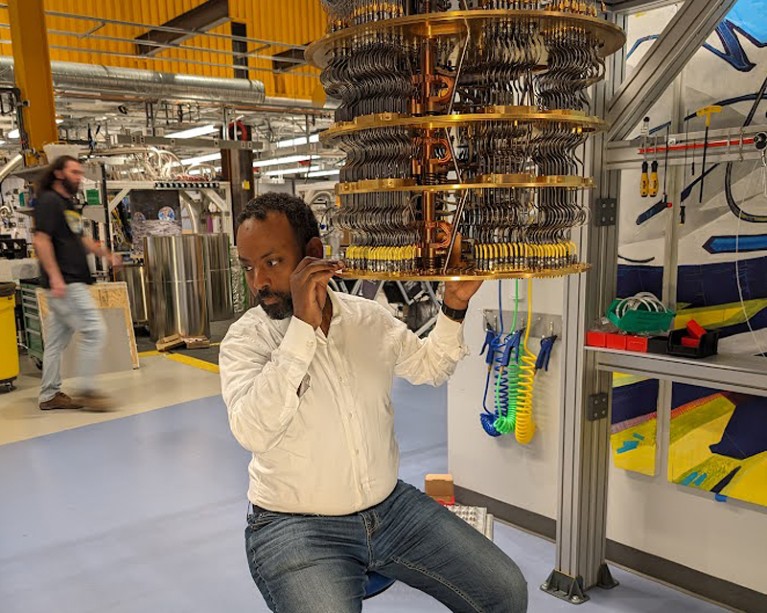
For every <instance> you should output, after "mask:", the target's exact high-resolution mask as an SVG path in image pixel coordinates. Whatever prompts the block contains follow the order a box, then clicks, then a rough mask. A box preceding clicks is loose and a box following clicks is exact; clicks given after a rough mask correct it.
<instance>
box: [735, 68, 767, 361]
mask: <svg viewBox="0 0 767 613" xmlns="http://www.w3.org/2000/svg"><path fill="white" fill-rule="evenodd" d="M765 83H767V81H765ZM762 165H763V167H764V168H765V169H767V157H766V156H765V155H762ZM766 171H767V170H766ZM758 174H759V173H756V172H752V173H751V180H750V181H749V185H748V189H747V191H746V194H750V193H751V190H752V189H753V187H754V182H755V181H756V177H757V176H758ZM738 213H739V214H738V228H737V231H736V232H735V280H736V282H737V284H738V297H739V298H740V307H741V309H742V310H743V317H745V319H746V325H747V326H748V329H749V331H750V332H751V338H753V339H754V346H755V348H756V350H757V351H758V352H759V353H760V354H761V355H764V356H767V351H765V350H764V349H763V348H762V345H761V343H760V342H759V337H758V336H757V335H756V330H754V326H753V325H752V324H751V318H750V317H749V315H748V310H747V309H746V301H745V300H744V299H743V283H742V281H741V279H740V229H741V222H742V218H743V215H744V213H743V209H741V208H740V207H738Z"/></svg>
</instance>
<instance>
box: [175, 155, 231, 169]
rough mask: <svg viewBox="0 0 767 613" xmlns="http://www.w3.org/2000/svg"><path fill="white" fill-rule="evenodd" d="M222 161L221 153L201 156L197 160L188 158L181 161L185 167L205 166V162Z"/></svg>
mask: <svg viewBox="0 0 767 613" xmlns="http://www.w3.org/2000/svg"><path fill="white" fill-rule="evenodd" d="M220 159H221V154H220V153H209V154H208V155H201V156H198V157H196V158H186V159H185V160H181V164H182V165H184V166H194V165H195V164H204V163H205V162H216V161H218V160H220Z"/></svg>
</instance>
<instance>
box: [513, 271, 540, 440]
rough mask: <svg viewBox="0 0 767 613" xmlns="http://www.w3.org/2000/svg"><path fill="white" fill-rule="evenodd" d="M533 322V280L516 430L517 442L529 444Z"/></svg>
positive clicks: (531, 431) (529, 290)
mask: <svg viewBox="0 0 767 613" xmlns="http://www.w3.org/2000/svg"><path fill="white" fill-rule="evenodd" d="M532 323H533V280H532V279H528V281H527V326H526V327H525V340H524V342H523V344H522V358H521V362H522V365H521V367H520V376H519V396H518V399H517V406H516V413H517V423H516V428H515V430H514V434H515V436H516V439H517V442H519V443H522V444H523V445H527V444H529V443H530V441H532V440H533V435H534V434H535V422H534V421H533V386H534V383H535V362H536V356H535V355H534V354H533V353H532V352H531V351H530V349H529V347H528V341H529V340H530V328H531V326H532Z"/></svg>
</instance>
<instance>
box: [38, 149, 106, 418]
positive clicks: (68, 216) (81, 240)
mask: <svg viewBox="0 0 767 613" xmlns="http://www.w3.org/2000/svg"><path fill="white" fill-rule="evenodd" d="M82 179H83V168H82V165H81V164H80V162H79V161H78V160H76V159H75V158H73V157H70V156H62V157H59V158H57V159H56V160H55V161H54V162H53V163H52V164H51V165H50V167H49V168H48V170H47V171H46V173H45V175H44V176H43V178H42V179H41V180H40V183H39V185H38V189H37V205H36V206H35V213H34V218H35V237H34V246H35V251H36V253H37V258H38V259H39V260H40V284H41V286H42V287H43V288H45V289H46V290H47V298H48V308H49V311H50V313H49V315H48V317H47V319H46V322H45V325H46V329H45V330H46V334H45V353H44V355H43V382H42V389H41V391H40V404H39V406H40V409H42V410H44V411H45V410H50V409H82V408H85V409H90V410H93V411H104V410H107V409H109V408H110V407H111V404H112V403H111V401H110V399H109V397H108V396H106V395H105V394H102V393H100V392H98V391H97V390H96V389H95V387H94V381H93V377H94V375H95V374H96V372H97V365H98V362H99V360H100V359H101V352H102V350H103V348H104V341H105V336H106V326H105V325H104V321H103V319H102V317H101V314H100V313H99V311H98V308H97V307H96V303H95V302H94V300H93V297H92V296H91V293H90V290H89V287H88V286H89V285H92V284H93V282H94V279H93V276H92V275H91V271H90V267H89V266H88V259H87V254H88V252H90V253H93V254H95V255H96V256H99V257H110V258H112V263H113V264H114V265H115V266H118V265H119V264H120V261H119V258H118V257H116V256H114V255H113V254H112V253H110V251H109V250H108V249H107V248H106V247H104V246H102V245H101V244H100V243H98V242H96V241H94V240H93V239H92V238H91V237H89V236H85V234H84V233H83V219H82V216H81V215H80V212H79V207H78V205H77V201H76V199H75V196H76V195H77V192H78V191H79V189H80V183H81V182H82ZM75 332H79V333H80V339H81V342H80V347H79V355H78V357H77V375H78V377H80V385H81V388H80V390H79V391H78V393H77V394H76V395H75V396H74V397H73V398H70V397H69V396H67V395H66V394H64V393H63V392H62V391H61V354H62V353H63V351H64V350H65V349H66V348H67V346H68V345H69V342H70V341H71V340H72V335H73V334H74V333H75Z"/></svg>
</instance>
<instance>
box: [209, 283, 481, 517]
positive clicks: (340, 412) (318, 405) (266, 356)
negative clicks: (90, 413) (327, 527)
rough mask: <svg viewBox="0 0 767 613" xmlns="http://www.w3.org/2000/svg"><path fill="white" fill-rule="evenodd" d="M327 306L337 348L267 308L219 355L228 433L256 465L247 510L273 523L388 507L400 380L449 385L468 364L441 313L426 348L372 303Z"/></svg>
mask: <svg viewBox="0 0 767 613" xmlns="http://www.w3.org/2000/svg"><path fill="white" fill-rule="evenodd" d="M328 294H329V296H330V300H331V301H332V305H333V319H332V320H331V322H330V328H329V331H328V335H327V337H326V336H325V335H324V334H323V332H322V330H321V329H319V328H318V329H317V330H313V329H312V327H311V326H310V325H309V324H307V323H305V322H304V321H301V320H300V319H297V318H296V317H292V318H289V319H284V320H272V319H270V318H269V317H268V316H267V315H266V313H265V312H264V311H263V309H261V308H260V307H257V308H255V309H251V310H250V311H248V312H247V313H245V315H243V317H242V318H241V319H240V320H239V321H237V322H236V323H235V324H233V325H232V327H231V328H230V329H229V332H228V334H227V335H226V338H225V339H224V341H223V342H222V343H221V354H220V367H221V385H222V393H223V396H224V402H225V403H226V406H227V410H228V413H229V425H230V427H231V429H232V433H233V434H234V436H235V438H236V439H237V441H238V442H239V443H240V444H241V445H242V446H243V447H245V449H247V450H249V451H251V452H252V453H253V459H252V461H251V462H250V467H249V473H250V487H249V489H248V498H249V499H250V501H251V502H252V503H253V504H255V505H257V506H259V507H262V508H265V509H268V510H271V511H277V512H283V513H306V514H317V515H346V514H349V513H355V512H357V511H361V510H363V509H367V508H370V507H372V506H375V505H376V504H378V503H380V502H382V501H383V500H385V499H386V498H387V497H388V496H389V494H391V492H392V491H393V490H394V487H395V485H396V483H397V474H398V469H399V448H398V446H397V442H396V440H395V438H394V411H393V409H392V406H391V387H392V381H393V378H394V376H395V375H396V376H399V377H403V378H405V379H407V380H408V381H410V382H411V383H413V384H423V383H428V384H431V385H435V386H437V385H441V384H442V383H444V382H445V381H446V380H447V379H448V378H449V377H450V375H452V374H453V371H454V370H455V367H456V364H457V363H458V361H459V360H460V359H461V358H462V357H464V356H465V355H466V354H467V353H468V350H467V349H466V347H465V345H464V343H463V326H462V324H459V323H457V322H454V321H452V320H451V319H449V318H447V317H445V315H443V314H442V313H440V315H439V318H438V320H437V324H436V326H435V328H434V330H433V331H432V332H431V334H430V335H429V337H428V338H427V339H425V340H422V339H419V338H418V337H417V336H416V335H415V334H413V333H412V332H411V331H410V330H408V328H407V326H405V324H404V323H402V322H401V321H399V320H397V319H396V318H394V317H393V316H392V315H391V313H389V312H388V311H387V310H386V309H385V308H384V307H383V306H382V305H380V304H378V303H376V302H374V301H371V300H366V299H363V298H357V297H353V296H349V295H347V294H343V293H333V292H332V291H329V292H328Z"/></svg>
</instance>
